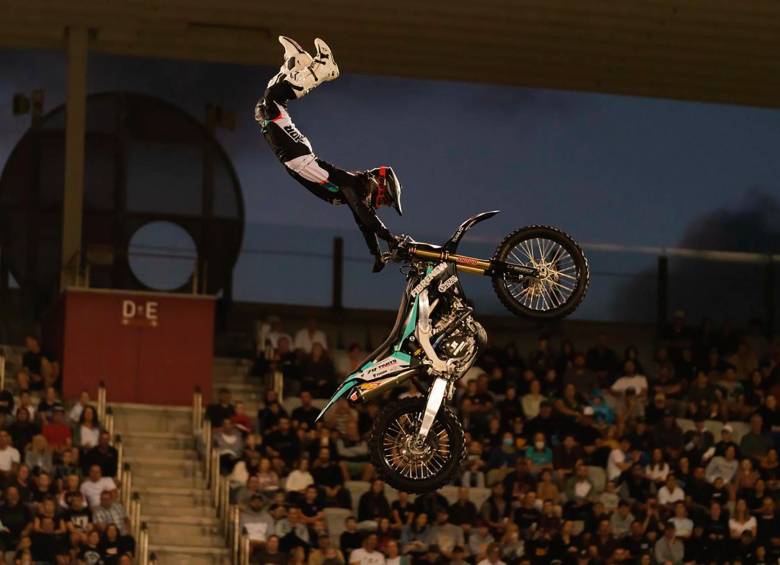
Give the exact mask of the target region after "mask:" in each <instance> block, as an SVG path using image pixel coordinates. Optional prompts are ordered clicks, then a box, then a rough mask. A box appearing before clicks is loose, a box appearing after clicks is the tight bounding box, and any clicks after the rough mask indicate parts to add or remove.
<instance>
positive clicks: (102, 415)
mask: <svg viewBox="0 0 780 565" xmlns="http://www.w3.org/2000/svg"><path fill="white" fill-rule="evenodd" d="M97 415H98V421H100V422H103V421H105V419H106V383H105V382H103V381H100V383H99V384H98V398H97Z"/></svg>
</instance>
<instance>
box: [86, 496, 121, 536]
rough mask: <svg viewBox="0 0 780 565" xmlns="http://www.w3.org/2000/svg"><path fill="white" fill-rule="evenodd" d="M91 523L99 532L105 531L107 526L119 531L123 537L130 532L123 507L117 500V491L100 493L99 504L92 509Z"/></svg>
mask: <svg viewBox="0 0 780 565" xmlns="http://www.w3.org/2000/svg"><path fill="white" fill-rule="evenodd" d="M92 522H93V523H94V524H95V527H96V528H97V529H98V530H100V531H105V530H106V528H107V527H108V526H109V525H114V526H116V527H117V528H118V529H119V533H120V534H122V535H125V534H127V533H129V532H130V520H128V518H127V513H126V512H125V507H124V506H122V503H121V502H119V501H118V500H117V490H116V489H113V490H104V491H103V492H101V493H100V504H98V505H97V506H95V507H94V508H93V509H92Z"/></svg>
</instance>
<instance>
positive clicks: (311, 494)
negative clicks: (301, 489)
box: [298, 485, 325, 526]
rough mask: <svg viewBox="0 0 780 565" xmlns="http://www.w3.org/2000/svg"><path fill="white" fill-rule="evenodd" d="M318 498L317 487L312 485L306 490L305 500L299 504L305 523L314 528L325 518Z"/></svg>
mask: <svg viewBox="0 0 780 565" xmlns="http://www.w3.org/2000/svg"><path fill="white" fill-rule="evenodd" d="M318 498H319V497H318V496H317V487H315V486H314V485H312V486H310V487H308V488H307V489H306V492H305V493H304V496H303V500H302V501H301V502H300V503H299V504H298V506H299V507H300V510H301V514H302V520H303V523H304V524H307V525H308V526H314V525H315V524H316V523H317V522H318V521H319V520H322V519H323V518H324V516H325V514H324V513H323V511H322V505H320V503H319V500H318Z"/></svg>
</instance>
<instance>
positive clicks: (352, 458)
mask: <svg viewBox="0 0 780 565" xmlns="http://www.w3.org/2000/svg"><path fill="white" fill-rule="evenodd" d="M336 454H337V455H338V457H339V459H340V461H341V466H342V468H343V469H344V473H345V475H346V476H349V477H352V478H359V479H361V480H364V481H367V480H369V479H370V478H371V475H373V473H374V468H373V466H372V465H371V463H369V461H368V443H366V441H365V440H364V439H362V438H361V437H360V433H359V431H358V425H357V422H356V421H354V420H353V421H350V422H349V423H347V427H346V433H345V434H344V437H340V438H339V439H337V440H336Z"/></svg>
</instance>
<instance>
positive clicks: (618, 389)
mask: <svg viewBox="0 0 780 565" xmlns="http://www.w3.org/2000/svg"><path fill="white" fill-rule="evenodd" d="M609 390H611V391H612V392H613V393H615V394H625V393H626V392H627V391H628V390H633V391H634V394H635V395H637V396H638V397H641V398H646V397H647V390H648V386H647V377H645V376H644V375H640V374H638V373H637V367H636V362H635V361H634V360H632V359H629V360H627V361H625V362H624V363H623V376H622V377H620V378H618V379H617V380H616V381H615V382H614V383H613V384H612V386H611V387H610V389H609Z"/></svg>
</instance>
